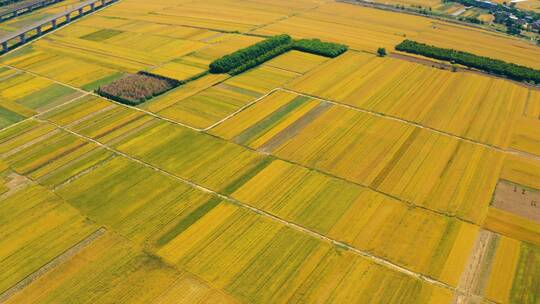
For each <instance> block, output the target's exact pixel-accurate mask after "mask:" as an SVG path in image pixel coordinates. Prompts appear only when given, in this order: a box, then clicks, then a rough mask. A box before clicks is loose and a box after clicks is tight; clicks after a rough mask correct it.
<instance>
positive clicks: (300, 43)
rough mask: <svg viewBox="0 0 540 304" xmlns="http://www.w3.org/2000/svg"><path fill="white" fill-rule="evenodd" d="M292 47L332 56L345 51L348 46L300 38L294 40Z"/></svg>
mask: <svg viewBox="0 0 540 304" xmlns="http://www.w3.org/2000/svg"><path fill="white" fill-rule="evenodd" d="M293 49H295V50H298V51H302V52H306V53H312V54H316V55H321V56H325V57H330V58H334V57H337V56H339V55H341V54H343V53H344V52H345V51H347V49H348V47H347V46H346V45H345V44H339V43H333V42H323V41H321V40H319V39H300V40H297V41H295V42H294V44H293Z"/></svg>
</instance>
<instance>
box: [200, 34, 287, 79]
mask: <svg viewBox="0 0 540 304" xmlns="http://www.w3.org/2000/svg"><path fill="white" fill-rule="evenodd" d="M291 44H292V38H291V36H289V35H285V34H284V35H278V36H274V37H271V38H268V39H265V40H263V41H261V42H258V43H256V44H254V45H251V46H248V47H246V48H243V49H240V50H238V51H235V52H233V53H231V54H228V55H225V56H223V57H221V58H219V59H217V60H214V61H213V62H212V63H211V64H210V72H211V73H229V72H231V71H233V70H237V69H240V67H242V66H244V65H246V63H247V62H251V61H255V62H257V61H260V59H257V58H258V57H261V56H263V55H264V56H267V54H268V53H276V49H280V50H282V49H283V48H284V46H288V45H291Z"/></svg>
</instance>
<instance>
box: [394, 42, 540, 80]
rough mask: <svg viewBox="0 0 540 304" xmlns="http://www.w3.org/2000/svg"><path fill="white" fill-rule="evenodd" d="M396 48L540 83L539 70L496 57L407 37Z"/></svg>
mask: <svg viewBox="0 0 540 304" xmlns="http://www.w3.org/2000/svg"><path fill="white" fill-rule="evenodd" d="M396 50H398V51H402V52H407V53H412V54H418V55H422V56H426V57H430V58H435V59H439V60H446V61H450V62H452V63H457V64H461V65H464V66H467V67H471V68H475V69H478V70H481V71H485V72H488V73H491V74H496V75H500V76H505V77H507V78H510V79H513V80H517V81H528V82H533V83H536V84H540V70H536V69H532V68H529V67H526V66H521V65H517V64H513V63H508V62H505V61H502V60H498V59H492V58H489V57H483V56H478V55H475V54H471V53H467V52H462V51H457V50H453V49H444V48H439V47H435V46H432V45H427V44H424V43H419V42H416V41H412V40H408V39H407V40H405V41H403V42H401V43H400V44H398V45H397V46H396Z"/></svg>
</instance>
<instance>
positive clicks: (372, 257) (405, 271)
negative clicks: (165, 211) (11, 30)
mask: <svg viewBox="0 0 540 304" xmlns="http://www.w3.org/2000/svg"><path fill="white" fill-rule="evenodd" d="M36 120H37V121H41V122H44V123H50V124H52V125H54V126H55V127H57V128H58V129H60V130H63V131H65V132H68V133H71V134H73V135H75V136H78V137H80V138H83V139H86V140H88V141H91V142H94V143H95V144H97V145H99V146H101V147H103V148H105V149H107V150H109V151H111V152H114V153H115V154H118V155H120V156H122V157H125V158H127V159H129V160H131V161H133V162H135V163H138V164H140V165H143V166H145V167H147V168H150V169H153V170H154V171H156V172H159V173H161V174H164V175H166V176H168V177H170V178H173V179H175V180H178V181H180V182H182V183H184V184H187V185H189V186H191V187H193V188H196V189H198V190H201V191H203V192H205V193H210V194H213V195H215V196H217V197H219V198H221V199H223V200H226V201H229V202H230V203H232V204H235V205H237V206H239V207H242V208H244V209H248V210H250V211H252V212H254V213H256V214H259V215H261V216H264V217H267V218H269V219H271V220H274V221H277V222H279V223H281V224H284V225H286V226H289V227H291V228H293V229H295V230H297V231H300V232H303V233H306V234H308V235H311V236H312V237H315V238H318V239H320V240H324V241H326V242H330V243H331V244H333V245H335V246H338V247H341V248H346V249H348V250H351V251H352V252H354V253H355V254H357V255H360V256H362V257H364V258H366V259H369V260H370V261H372V262H374V263H376V264H379V265H382V266H384V267H387V268H390V269H393V270H395V271H397V272H400V273H402V274H405V275H408V276H411V277H414V278H416V279H420V280H422V281H425V282H428V283H430V284H433V285H437V286H440V287H443V288H446V289H449V290H451V291H452V292H456V293H462V292H461V291H459V290H458V289H457V288H456V287H453V286H451V285H448V284H446V283H444V282H441V281H439V280H437V279H434V278H431V277H429V276H426V275H424V274H420V273H417V272H414V271H412V270H409V269H407V268H405V267H403V266H400V265H397V264H394V263H392V262H391V261H388V260H386V259H384V258H381V257H377V256H375V255H372V254H370V253H369V252H367V251H363V250H361V249H358V248H356V247H353V246H351V245H348V244H347V243H344V242H342V241H338V240H335V239H332V238H330V237H328V236H325V235H323V234H321V233H319V232H316V231H313V230H311V229H309V228H306V227H304V226H302V225H299V224H296V223H292V222H289V221H287V220H284V219H282V218H280V217H278V216H275V215H273V214H271V213H268V212H266V211H264V210H261V209H258V208H255V207H253V206H250V205H248V204H245V203H243V202H240V201H238V200H236V199H234V198H231V197H229V196H227V195H224V194H221V193H219V192H216V191H214V190H211V189H209V188H206V187H205V186H202V185H199V184H197V183H195V182H192V181H190V180H187V179H184V178H182V177H179V176H177V175H175V174H172V173H170V172H168V171H166V170H164V169H161V168H158V167H156V166H154V165H152V164H149V163H147V162H145V161H143V160H140V159H138V158H135V157H132V156H130V155H128V154H126V153H124V152H121V151H119V150H117V149H115V148H112V147H109V146H108V145H106V144H103V143H100V142H98V141H96V140H94V139H92V138H89V137H87V136H85V135H81V134H78V133H77V132H74V131H72V130H69V129H67V128H65V127H63V126H60V125H58V124H56V123H54V122H51V121H48V120H41V119H36Z"/></svg>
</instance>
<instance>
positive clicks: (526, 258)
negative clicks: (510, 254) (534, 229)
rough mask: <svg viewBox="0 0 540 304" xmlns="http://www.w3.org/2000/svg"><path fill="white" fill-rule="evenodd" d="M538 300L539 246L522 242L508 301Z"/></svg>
mask: <svg viewBox="0 0 540 304" xmlns="http://www.w3.org/2000/svg"><path fill="white" fill-rule="evenodd" d="M508 275H512V274H510V273H509V274H508ZM539 301H540V246H538V245H534V244H529V243H526V242H523V243H522V244H521V249H520V252H519V261H518V265H517V269H516V273H515V275H514V282H513V284H512V290H511V291H510V303H523V304H535V303H538V302H539Z"/></svg>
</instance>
